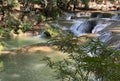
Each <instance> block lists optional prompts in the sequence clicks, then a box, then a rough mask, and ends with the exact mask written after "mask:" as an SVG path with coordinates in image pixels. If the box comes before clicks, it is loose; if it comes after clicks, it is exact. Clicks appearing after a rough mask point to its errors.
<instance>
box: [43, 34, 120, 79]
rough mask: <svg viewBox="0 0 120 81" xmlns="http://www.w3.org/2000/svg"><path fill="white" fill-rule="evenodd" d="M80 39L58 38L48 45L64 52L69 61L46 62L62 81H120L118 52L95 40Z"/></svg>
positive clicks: (119, 56) (48, 60)
mask: <svg viewBox="0 0 120 81" xmlns="http://www.w3.org/2000/svg"><path fill="white" fill-rule="evenodd" d="M81 38H83V37H80V38H76V37H74V36H73V35H68V36H61V37H58V38H55V39H53V40H52V41H50V42H49V43H52V44H54V45H57V46H58V48H59V50H60V51H62V52H67V53H68V54H69V55H68V58H66V59H64V60H62V61H58V62H54V61H52V60H51V59H50V58H48V57H46V59H45V60H46V61H47V63H48V65H49V67H51V68H52V69H55V72H57V73H58V75H57V78H59V79H61V81H98V80H99V81H119V80H120V77H119V76H120V55H119V54H120V51H118V50H114V49H112V48H110V47H109V46H106V45H105V44H103V43H102V42H100V41H99V40H98V39H88V38H86V40H87V42H84V43H83V42H82V41H81Z"/></svg>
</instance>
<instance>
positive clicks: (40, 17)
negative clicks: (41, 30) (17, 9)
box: [38, 14, 46, 23]
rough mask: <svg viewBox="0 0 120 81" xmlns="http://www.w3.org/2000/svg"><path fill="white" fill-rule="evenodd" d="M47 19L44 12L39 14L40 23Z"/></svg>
mask: <svg viewBox="0 0 120 81" xmlns="http://www.w3.org/2000/svg"><path fill="white" fill-rule="evenodd" d="M44 21H46V17H45V16H44V15H42V14H40V15H39V17H38V23H40V22H44Z"/></svg>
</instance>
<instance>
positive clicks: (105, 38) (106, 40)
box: [98, 32, 112, 44]
mask: <svg viewBox="0 0 120 81" xmlns="http://www.w3.org/2000/svg"><path fill="white" fill-rule="evenodd" d="M98 38H99V39H100V41H101V42H103V43H107V44H109V42H110V40H111V39H112V32H104V33H102V34H101V35H100V36H99V37H98Z"/></svg>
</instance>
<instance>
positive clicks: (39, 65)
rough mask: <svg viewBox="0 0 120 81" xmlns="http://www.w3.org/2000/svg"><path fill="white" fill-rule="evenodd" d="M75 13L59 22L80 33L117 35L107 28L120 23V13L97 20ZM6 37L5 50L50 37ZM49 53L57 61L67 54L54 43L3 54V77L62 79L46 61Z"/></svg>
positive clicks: (105, 38) (2, 80)
mask: <svg viewBox="0 0 120 81" xmlns="http://www.w3.org/2000/svg"><path fill="white" fill-rule="evenodd" d="M71 16H73V14H72V15H70V14H69V15H68V16H67V18H65V20H62V21H59V22H58V23H59V24H61V25H63V26H64V27H63V28H62V29H63V30H65V31H66V30H69V31H71V32H72V33H73V34H74V35H75V36H77V37H79V36H82V35H83V34H90V33H93V34H99V36H98V38H99V39H100V40H101V41H102V42H104V43H106V42H107V43H108V42H109V41H111V40H112V38H114V37H113V32H111V31H107V32H106V31H103V30H105V29H107V28H109V27H114V26H115V23H114V22H117V23H119V15H115V16H113V17H112V18H109V19H99V18H100V17H101V16H97V19H94V20H90V19H87V18H78V19H77V20H75V19H71ZM77 16H78V14H77ZM78 17H80V16H78ZM113 21H114V22H113ZM111 25H112V26H111ZM3 41H5V42H7V45H6V46H5V50H14V49H19V48H22V47H25V46H28V45H32V44H37V43H42V42H46V41H47V39H45V38H41V37H40V36H38V37H24V38H15V39H3ZM119 47H120V46H118V45H117V46H116V48H119ZM38 48H40V47H38ZM38 48H36V49H38ZM34 50H35V49H34ZM30 51H33V50H30ZM21 52H22V51H21ZM45 56H48V57H51V58H52V59H53V60H55V61H57V60H61V59H63V58H65V57H66V56H67V55H66V54H63V53H61V52H59V51H56V50H54V49H51V48H50V47H47V48H46V47H45V48H44V47H43V49H42V50H41V51H40V50H39V51H37V52H31V53H29V52H24V53H23V54H21V53H20V52H17V54H13V55H11V54H8V55H3V56H2V57H1V61H3V63H4V69H3V70H2V71H1V72H0V81H59V80H57V79H55V77H54V75H55V74H56V73H55V72H54V71H53V70H51V69H50V68H49V67H47V66H46V63H45V62H44V61H42V59H43V58H44V57H45Z"/></svg>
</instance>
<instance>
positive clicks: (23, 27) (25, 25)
mask: <svg viewBox="0 0 120 81" xmlns="http://www.w3.org/2000/svg"><path fill="white" fill-rule="evenodd" d="M31 28H32V23H31V22H22V23H21V24H20V25H19V29H21V30H22V31H23V32H25V31H28V30H31Z"/></svg>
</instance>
